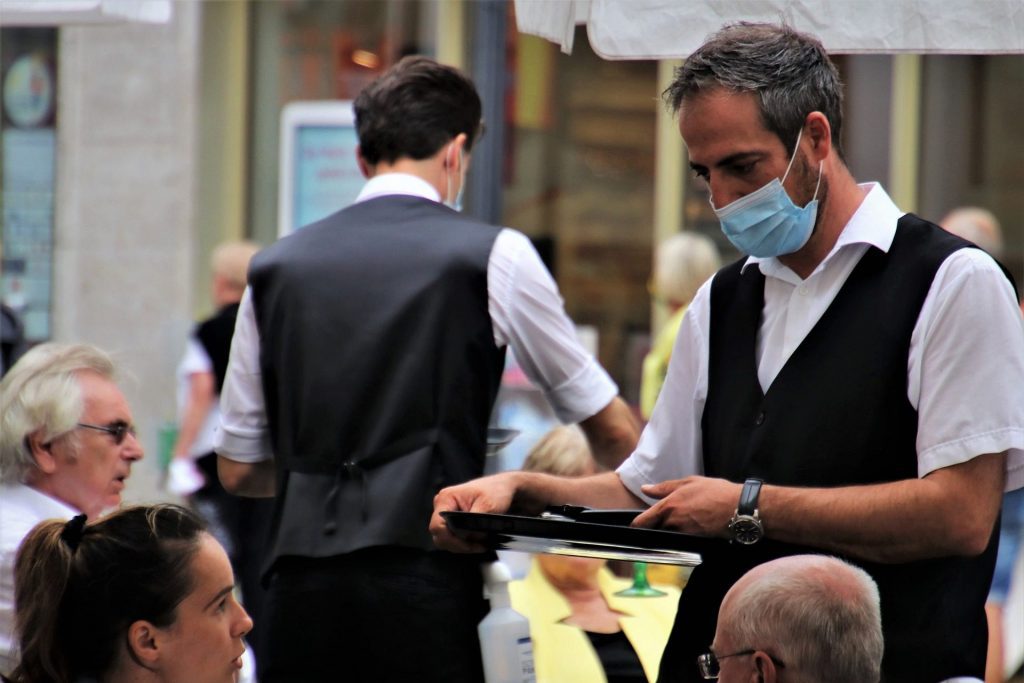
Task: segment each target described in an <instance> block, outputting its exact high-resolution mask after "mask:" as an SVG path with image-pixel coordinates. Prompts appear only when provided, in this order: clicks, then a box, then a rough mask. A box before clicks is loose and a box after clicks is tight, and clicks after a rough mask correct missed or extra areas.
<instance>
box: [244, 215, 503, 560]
mask: <svg viewBox="0 0 1024 683" xmlns="http://www.w3.org/2000/svg"><path fill="white" fill-rule="evenodd" d="M498 230H499V229H498V228H495V227H493V226H489V225H486V224H483V223H480V222H478V221H475V220H473V219H472V218H469V217H467V216H464V215H462V214H459V213H457V212H454V211H452V210H450V209H448V208H447V207H445V206H443V205H440V204H438V203H436V202H432V201H429V200H426V199H421V198H417V197H409V196H388V197H381V198H377V199H372V200H369V201H365V202H361V203H358V204H355V205H353V206H350V207H348V208H347V209H345V210H343V211H340V212H338V213H336V214H334V215H332V216H329V217H328V218H326V219H324V220H322V221H320V222H318V223H315V224H313V225H310V226H308V227H305V228H302V229H301V230H299V231H298V232H296V233H294V234H292V235H290V236H288V237H285V238H284V239H281V240H279V241H278V242H277V243H275V244H274V245H272V246H271V247H269V248H267V249H264V250H263V251H262V252H260V253H259V254H258V255H257V256H256V257H255V258H254V259H253V263H252V267H251V269H250V273H249V282H250V285H251V287H252V297H253V305H254V310H255V314H256V321H257V326H258V328H259V333H260V366H261V369H262V373H263V377H262V381H263V392H264V397H265V399H266V407H267V417H268V423H269V430H270V436H271V442H272V447H273V452H274V457H275V461H276V463H277V467H278V486H279V488H280V490H279V494H278V499H279V502H278V512H277V517H278V521H277V524H276V529H275V531H276V540H275V552H274V553H273V554H274V556H275V557H280V556H282V555H299V556H305V557H329V556H333V555H338V554H341V553H346V552H350V551H352V550H356V549H359V548H364V547H369V546H376V545H402V546H407V547H413V548H422V549H425V550H430V549H432V548H433V545H432V543H431V539H430V535H429V533H428V530H427V526H428V523H429V519H430V515H431V512H432V509H433V505H432V500H433V496H434V495H435V494H436V493H437V491H438V490H439V489H440V488H442V487H444V486H447V485H450V484H455V483H459V482H463V481H466V480H468V479H472V478H474V477H478V476H481V474H482V473H483V466H484V457H485V447H486V440H487V423H488V419H489V416H490V412H491V408H492V406H493V404H494V399H495V396H496V395H497V390H498V385H499V381H500V376H501V370H502V367H503V364H504V350H503V349H499V348H497V347H496V346H495V343H494V332H493V328H492V325H491V318H490V314H489V311H488V295H487V264H488V260H489V257H490V252H491V248H492V247H493V245H494V240H495V238H496V237H497V234H498Z"/></svg>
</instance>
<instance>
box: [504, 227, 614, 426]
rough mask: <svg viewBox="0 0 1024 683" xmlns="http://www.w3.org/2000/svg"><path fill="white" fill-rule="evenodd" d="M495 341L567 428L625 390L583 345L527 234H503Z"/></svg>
mask: <svg viewBox="0 0 1024 683" xmlns="http://www.w3.org/2000/svg"><path fill="white" fill-rule="evenodd" d="M487 289H488V301H489V304H488V305H489V308H490V313H491V320H492V322H493V325H494V341H495V343H496V344H497V345H498V346H509V347H511V348H512V352H513V353H514V354H515V357H516V360H517V361H518V362H519V365H520V366H521V367H522V369H523V372H524V373H525V374H526V376H527V377H529V379H530V381H531V382H533V383H534V384H535V385H536V386H537V387H538V388H540V389H541V390H542V391H543V392H544V395H545V397H546V398H547V400H548V402H549V403H550V404H551V407H552V409H554V411H555V415H557V416H558V419H559V420H561V421H562V422H563V423H566V424H568V423H574V422H580V421H582V420H585V419H587V418H588V417H591V416H593V415H595V414H597V413H598V412H600V411H601V409H603V408H604V407H605V406H607V405H608V404H609V403H611V401H612V399H613V398H615V397H616V396H617V395H618V393H619V388H618V386H617V385H616V384H615V382H614V381H613V380H612V378H611V377H610V376H609V375H608V373H607V372H606V371H605V369H604V368H602V367H601V365H600V364H599V363H598V362H597V360H596V359H595V358H594V356H593V355H592V354H591V353H589V352H588V351H587V350H586V349H585V348H584V347H583V344H581V343H580V341H579V339H578V337H577V336H576V328H575V327H574V326H573V323H572V320H570V319H569V316H568V315H567V314H566V312H565V308H564V305H563V301H562V297H561V295H560V294H559V293H558V286H557V285H556V284H555V281H554V279H552V277H551V274H550V273H549V272H548V270H547V268H545V267H544V263H543V262H542V261H541V259H540V255H539V254H537V251H536V249H534V248H533V245H532V244H531V243H530V240H529V239H528V238H527V237H526V235H524V234H522V233H520V232H517V231H515V230H511V229H509V228H505V229H503V230H502V231H501V232H500V233H499V234H498V237H497V239H496V240H495V242H494V247H493V248H492V250H491V258H490V261H489V263H488V269H487Z"/></svg>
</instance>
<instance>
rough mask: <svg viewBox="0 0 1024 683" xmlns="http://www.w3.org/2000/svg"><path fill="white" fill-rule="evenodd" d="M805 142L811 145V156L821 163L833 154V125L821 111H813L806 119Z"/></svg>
mask: <svg viewBox="0 0 1024 683" xmlns="http://www.w3.org/2000/svg"><path fill="white" fill-rule="evenodd" d="M803 139H804V140H807V142H808V143H810V144H809V145H808V146H809V148H810V151H809V155H810V157H811V159H812V160H813V161H814V162H819V161H821V160H822V159H824V158H825V157H827V156H828V155H829V154H831V153H832V125H831V124H830V123H829V122H828V117H827V116H825V115H824V114H823V113H821V112H820V111H812V112H811V113H810V114H808V115H807V118H806V119H804V136H803Z"/></svg>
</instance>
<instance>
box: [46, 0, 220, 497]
mask: <svg viewBox="0 0 1024 683" xmlns="http://www.w3.org/2000/svg"><path fill="white" fill-rule="evenodd" d="M199 16H200V6H199V4H198V3H175V4H174V13H173V17H172V19H171V21H170V23H168V24H163V25H146V24H114V25H106V26H81V27H75V26H67V27H63V28H62V29H61V31H60V45H59V53H58V54H59V66H58V69H59V102H58V107H59V109H58V123H57V129H58V143H57V145H58V151H57V166H58V168H57V192H56V202H57V205H56V210H55V214H56V215H55V227H54V242H55V244H54V283H53V284H54V300H53V331H54V339H55V340H56V341H63V342H70V341H83V342H91V343H94V344H96V345H98V346H100V347H102V348H104V349H106V350H108V351H110V352H112V353H113V354H115V356H116V359H117V361H118V363H119V365H120V367H121V368H122V370H123V371H124V375H125V379H124V381H123V382H122V385H123V387H124V390H125V394H126V395H127V397H128V400H129V402H130V405H131V406H132V410H133V412H134V415H135V420H136V422H137V425H138V428H139V437H140V439H141V440H142V443H143V446H144V447H145V449H146V454H147V457H146V459H145V460H144V461H143V462H142V463H140V464H139V465H137V466H136V467H135V473H134V475H133V478H132V479H131V480H130V482H129V486H128V492H127V494H126V498H128V499H129V500H136V501H139V500H153V499H154V498H155V497H157V496H158V495H160V494H159V493H158V491H157V487H156V481H157V472H158V468H157V450H158V448H157V445H158V432H159V429H160V427H161V425H162V423H163V422H164V421H166V420H169V419H172V418H173V416H174V404H175V402H174V393H175V385H174V369H175V366H176V365H177V363H178V360H179V358H180V356H181V353H182V350H183V346H184V340H185V337H186V334H187V332H188V330H189V327H190V325H191V319H192V315H191V312H192V309H193V305H192V303H193V302H192V299H193V294H192V283H193V278H192V269H193V268H195V267H197V265H198V264H195V263H194V262H193V260H194V257H193V254H194V248H193V243H194V240H195V237H194V228H193V225H194V222H195V216H194V214H195V203H196V200H195V197H196V163H197V162H196V156H197V155H196V154H195V145H196V141H197V119H198V117H197V115H196V110H195V107H196V106H197V101H198V73H199V59H200V51H199V50H198V49H197V45H198V44H199V43H198V40H199V28H200V22H199Z"/></svg>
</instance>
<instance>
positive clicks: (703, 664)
mask: <svg viewBox="0 0 1024 683" xmlns="http://www.w3.org/2000/svg"><path fill="white" fill-rule="evenodd" d="M755 652H757V650H742V651H740V652H733V653H732V654H731V655H716V654H715V653H714V652H708V653H707V654H703V655H701V656H699V657H697V668H698V669H700V675H701V676H703V677H704V678H706V679H707V680H714V679H716V678H718V674H720V673H721V672H722V666H721V664H719V662H721V661H722V660H723V659H728V658H729V657H745V656H746V655H752V654H754V653H755ZM768 658H769V659H771V660H772V662H773V663H774V664H775V666H777V667H779V668H780V669H782V668H784V667H785V666H786V665H785V664H783V663H782V662H781V661H779V660H778V659H775V657H772V656H771V655H768Z"/></svg>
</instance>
